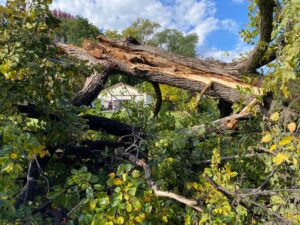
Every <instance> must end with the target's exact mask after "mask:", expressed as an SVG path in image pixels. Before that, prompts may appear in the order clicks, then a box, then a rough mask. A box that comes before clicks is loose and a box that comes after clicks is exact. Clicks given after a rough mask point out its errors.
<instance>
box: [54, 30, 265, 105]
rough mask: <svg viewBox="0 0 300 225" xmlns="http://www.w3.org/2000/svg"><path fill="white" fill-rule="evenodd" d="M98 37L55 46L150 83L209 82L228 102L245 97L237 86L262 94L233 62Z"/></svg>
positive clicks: (197, 86) (193, 85)
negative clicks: (190, 55)
mask: <svg viewBox="0 0 300 225" xmlns="http://www.w3.org/2000/svg"><path fill="white" fill-rule="evenodd" d="M98 40H99V43H94V42H92V41H88V40H85V41H84V43H83V48H78V47H75V46H72V45H64V44H59V45H58V46H59V47H60V48H61V49H62V50H63V52H64V53H66V54H68V55H70V56H74V57H76V58H78V59H84V60H87V61H88V62H89V63H91V64H100V65H103V66H106V67H111V68H113V69H114V71H117V72H119V73H123V74H126V75H129V76H134V77H138V78H141V79H143V80H147V81H150V82H155V83H162V84H168V85H171V86H175V87H179V88H183V89H187V90H192V91H201V90H202V89H203V88H205V87H206V86H207V85H208V84H210V83H212V85H211V88H210V89H209V91H207V92H206V94H208V95H211V96H215V97H218V98H221V99H224V100H225V101H227V102H231V103H233V102H240V101H241V100H242V99H243V97H244V96H241V93H240V92H239V91H238V90H237V89H238V88H240V87H244V88H250V89H251V90H252V92H253V96H255V95H260V94H261V88H260V86H259V85H252V84H248V83H245V82H244V81H242V80H241V79H240V77H239V76H240V75H241V73H240V70H239V67H238V64H235V63H221V62H218V63H217V62H209V61H205V60H201V59H194V58H188V57H183V56H178V55H175V54H172V53H170V52H167V51H164V50H161V49H159V48H156V47H152V46H146V45H134V44H131V43H127V42H126V41H122V40H115V39H110V38H107V37H105V36H103V35H99V36H98ZM244 100H245V99H244ZM247 100H248V99H247Z"/></svg>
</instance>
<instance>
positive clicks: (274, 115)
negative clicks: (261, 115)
mask: <svg viewBox="0 0 300 225" xmlns="http://www.w3.org/2000/svg"><path fill="white" fill-rule="evenodd" d="M270 119H271V120H272V121H274V122H276V121H278V120H279V113H278V112H276V113H273V114H272V115H271V117H270Z"/></svg>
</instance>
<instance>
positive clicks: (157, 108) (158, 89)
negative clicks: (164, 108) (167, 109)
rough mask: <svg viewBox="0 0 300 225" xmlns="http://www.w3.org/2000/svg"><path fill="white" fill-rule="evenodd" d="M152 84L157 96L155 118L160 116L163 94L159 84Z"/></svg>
mask: <svg viewBox="0 0 300 225" xmlns="http://www.w3.org/2000/svg"><path fill="white" fill-rule="evenodd" d="M151 84H152V86H153V88H154V92H155V95H156V102H155V108H154V111H153V117H156V116H157V115H158V113H159V111H160V108H161V104H162V94H161V90H160V87H159V84H158V83H155V82H151Z"/></svg>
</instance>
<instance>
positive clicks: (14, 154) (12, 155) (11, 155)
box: [10, 152, 18, 159]
mask: <svg viewBox="0 0 300 225" xmlns="http://www.w3.org/2000/svg"><path fill="white" fill-rule="evenodd" d="M17 157H18V155H17V153H15V152H13V153H11V154H10V158H11V159H16V158H17Z"/></svg>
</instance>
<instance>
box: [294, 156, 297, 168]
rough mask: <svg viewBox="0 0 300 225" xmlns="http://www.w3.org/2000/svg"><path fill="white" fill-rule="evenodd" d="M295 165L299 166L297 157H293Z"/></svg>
mask: <svg viewBox="0 0 300 225" xmlns="http://www.w3.org/2000/svg"><path fill="white" fill-rule="evenodd" d="M293 165H294V167H298V160H297V159H296V158H293Z"/></svg>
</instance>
